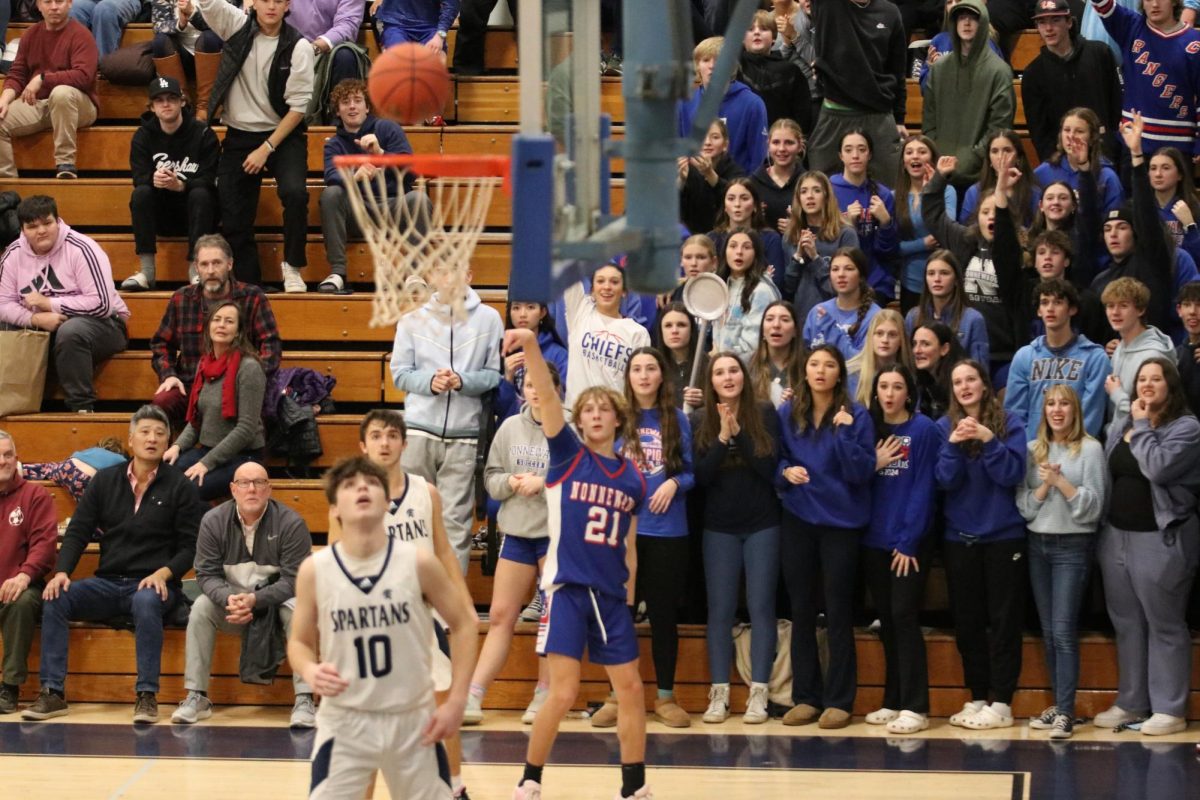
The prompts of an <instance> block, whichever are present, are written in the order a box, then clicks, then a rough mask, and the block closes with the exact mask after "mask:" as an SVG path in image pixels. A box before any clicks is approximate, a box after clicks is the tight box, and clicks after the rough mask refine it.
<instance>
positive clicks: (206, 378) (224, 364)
mask: <svg viewBox="0 0 1200 800" xmlns="http://www.w3.org/2000/svg"><path fill="white" fill-rule="evenodd" d="M241 363H242V352H241V351H240V350H227V351H225V355H223V356H221V357H220V358H217V357H216V356H213V355H209V354H208V353H205V354H204V355H202V356H200V366H199V367H197V368H196V379H195V380H194V381H193V382H192V394H191V396H190V397H189V398H188V408H187V421H188V422H192V421H194V420H195V419H196V416H197V414H196V404H197V403H198V402H199V400H200V390H201V389H202V388H203V387H204V384H205V383H212V382H213V381H215V380H219V379H220V378H222V377H223V378H225V385H224V386H222V387H221V416H222V417H223V418H225V419H237V415H238V411H237V374H238V367H239V366H240V365H241Z"/></svg>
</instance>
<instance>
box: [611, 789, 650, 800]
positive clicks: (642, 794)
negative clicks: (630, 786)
mask: <svg viewBox="0 0 1200 800" xmlns="http://www.w3.org/2000/svg"><path fill="white" fill-rule="evenodd" d="M653 797H654V795H652V794H650V787H649V786H643V787H642V788H640V789H638V790H637V791H636V792H634V793H633V794H631V795H629V797H622V796H621V793H620V792H617V794H616V796H615V797H613V800H634V799H635V798H636V800H653Z"/></svg>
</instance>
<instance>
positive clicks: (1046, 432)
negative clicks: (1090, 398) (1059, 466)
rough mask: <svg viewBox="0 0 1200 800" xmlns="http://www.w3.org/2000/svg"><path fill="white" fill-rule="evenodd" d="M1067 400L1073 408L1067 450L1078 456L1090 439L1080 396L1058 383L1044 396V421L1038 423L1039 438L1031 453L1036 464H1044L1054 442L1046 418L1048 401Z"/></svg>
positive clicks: (1065, 385) (1047, 390) (1068, 387)
mask: <svg viewBox="0 0 1200 800" xmlns="http://www.w3.org/2000/svg"><path fill="white" fill-rule="evenodd" d="M1052 399H1053V400H1066V401H1067V403H1069V404H1070V406H1071V427H1070V429H1069V430H1068V431H1067V441H1066V445H1067V449H1068V450H1069V451H1070V453H1071V455H1072V456H1078V455H1079V450H1080V448H1082V447H1083V440H1084V439H1090V438H1092V437H1090V436H1089V435H1088V432H1087V431H1086V430H1084V428H1083V404H1082V403H1080V402H1079V395H1078V394H1077V393H1076V392H1075V390H1074V389H1072V388H1071V387H1070V386H1068V385H1067V384H1065V383H1056V384H1054V385H1052V386H1050V387H1049V388H1048V389H1046V392H1045V394H1043V395H1042V421H1041V422H1039V423H1038V429H1037V438H1036V439H1034V440H1033V447H1032V448H1031V449H1030V453H1031V454H1032V455H1033V461H1034V463H1035V464H1041V463H1043V462H1044V461H1045V460H1046V459H1047V458H1048V457H1049V455H1050V443H1051V442H1052V441H1054V432H1053V431H1051V430H1050V421H1049V420H1048V419H1047V418H1046V401H1047V400H1052Z"/></svg>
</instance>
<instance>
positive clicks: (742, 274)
mask: <svg viewBox="0 0 1200 800" xmlns="http://www.w3.org/2000/svg"><path fill="white" fill-rule="evenodd" d="M720 252H721V256H722V257H721V261H720V266H719V267H718V268H717V275H719V276H720V277H722V278H724V279H725V283H726V285H727V286H728V288H729V304H728V307H727V308H726V310H725V315H724V316H723V317H721V319H719V320H717V321H716V322H715V323H714V324H713V349H714V350H730V351H732V352H734V353H737V354H738V355H740V356H742V358H744V359H748V358H749V357H750V355H751V354H752V353H753V352H754V350H755V349H756V348H757V347H758V335H759V329H760V328H761V327H762V315H763V312H764V311H766V309H767V306H769V305H770V304H771V303H773V302H775V301H776V300H778V299H779V290H778V289H776V288H775V284H774V283H772V282H771V279H770V278H768V277H767V275H766V262H765V260H764V254H763V241H762V237H761V236H759V235H758V232H757V231H753V230H747V229H745V228H739V229H737V230H734V231H732V232H730V234H729V236H728V237H727V238H726V239H725V245H724V247H722V248H721V250H720Z"/></svg>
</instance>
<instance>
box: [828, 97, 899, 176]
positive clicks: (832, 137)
mask: <svg viewBox="0 0 1200 800" xmlns="http://www.w3.org/2000/svg"><path fill="white" fill-rule="evenodd" d="M856 128H857V129H860V130H863V131H866V132H867V134H869V135H870V137H871V144H872V145H873V149H872V152H871V177H872V178H874V179H875V180H876V181H878V182H879V183H882V184H883V185H884V186H895V185H896V178H897V177H899V170H900V134H899V133H898V132H897V131H896V120H895V118H894V117H892V115H891V114H879V113H869V114H863V113H858V112H853V111H839V110H838V109H835V108H830V107H829V106H825V107H824V108H822V109H821V116H820V118H818V119H817V125H816V127H815V128H814V129H813V132H812V136H809V137H808V163H809V165H810V166H811V167H812V169H819V170H821V171H822V172H825V173H827V174H829V175H832V174H834V173H835V172H841V171H842V162H841V159H840V158H838V152H839V151H840V150H841V149H842V137H843V136H845V135H846V134H847V133H849V132H850V131H852V130H855V129H856Z"/></svg>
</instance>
